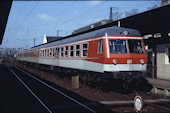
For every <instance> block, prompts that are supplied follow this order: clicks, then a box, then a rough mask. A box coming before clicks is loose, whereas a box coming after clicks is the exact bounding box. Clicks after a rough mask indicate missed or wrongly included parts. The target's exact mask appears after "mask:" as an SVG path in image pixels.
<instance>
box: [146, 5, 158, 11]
mask: <svg viewBox="0 0 170 113" xmlns="http://www.w3.org/2000/svg"><path fill="white" fill-rule="evenodd" d="M158 7H159V5H157V4H152V5H151V6H149V7H148V8H147V10H152V9H156V8H158Z"/></svg>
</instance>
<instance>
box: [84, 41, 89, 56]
mask: <svg viewBox="0 0 170 113" xmlns="http://www.w3.org/2000/svg"><path fill="white" fill-rule="evenodd" d="M87 55H88V44H87V43H84V44H83V57H85V56H87Z"/></svg>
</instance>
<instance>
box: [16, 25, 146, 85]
mask: <svg viewBox="0 0 170 113" xmlns="http://www.w3.org/2000/svg"><path fill="white" fill-rule="evenodd" d="M17 61H22V62H30V63H34V64H39V65H48V66H53V67H59V68H60V69H61V68H62V69H63V68H64V69H70V70H72V71H73V70H78V71H80V72H86V73H88V72H89V73H95V74H93V75H96V73H98V75H99V76H101V78H100V79H102V80H105V78H107V79H108V80H111V79H121V80H123V81H125V83H124V87H128V84H129V83H132V81H133V83H134V81H135V80H137V79H136V78H140V77H141V76H143V74H144V73H145V72H146V69H147V54H146V50H145V45H144V41H143V38H142V36H141V34H140V32H139V31H137V30H135V29H131V28H123V27H117V26H112V27H107V28H103V29H98V30H95V31H92V32H87V33H84V34H80V35H76V36H70V37H68V38H63V39H59V40H57V41H54V42H50V43H46V44H41V45H38V46H35V47H33V48H31V49H29V50H26V51H24V52H21V53H19V54H18V55H17ZM88 77H93V76H90V75H89V76H88ZM134 78H135V79H134ZM93 80H94V79H93Z"/></svg>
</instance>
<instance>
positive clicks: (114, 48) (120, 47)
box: [109, 40, 127, 53]
mask: <svg viewBox="0 0 170 113" xmlns="http://www.w3.org/2000/svg"><path fill="white" fill-rule="evenodd" d="M126 45H127V44H126V40H109V48H110V53H127V46H126Z"/></svg>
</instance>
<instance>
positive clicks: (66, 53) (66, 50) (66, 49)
mask: <svg viewBox="0 0 170 113" xmlns="http://www.w3.org/2000/svg"><path fill="white" fill-rule="evenodd" d="M65 57H68V46H66V47H65Z"/></svg>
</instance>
